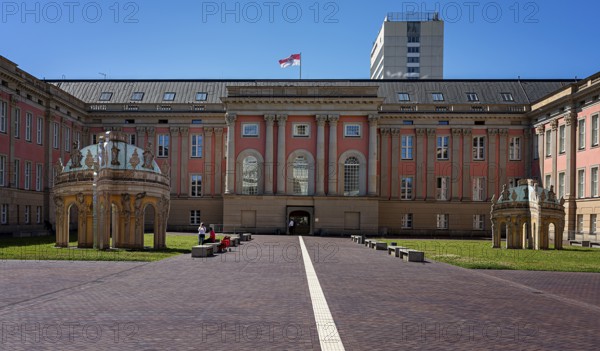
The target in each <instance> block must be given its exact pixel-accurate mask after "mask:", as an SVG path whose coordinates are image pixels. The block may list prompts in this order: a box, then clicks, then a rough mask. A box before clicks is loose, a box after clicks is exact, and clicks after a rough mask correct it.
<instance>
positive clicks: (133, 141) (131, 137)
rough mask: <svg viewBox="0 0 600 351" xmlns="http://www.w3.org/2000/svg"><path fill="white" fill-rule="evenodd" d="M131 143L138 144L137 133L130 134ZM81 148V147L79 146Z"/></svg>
mask: <svg viewBox="0 0 600 351" xmlns="http://www.w3.org/2000/svg"><path fill="white" fill-rule="evenodd" d="M129 144H130V145H137V135H136V134H135V133H132V134H129ZM79 148H80V149H81V147H79Z"/></svg>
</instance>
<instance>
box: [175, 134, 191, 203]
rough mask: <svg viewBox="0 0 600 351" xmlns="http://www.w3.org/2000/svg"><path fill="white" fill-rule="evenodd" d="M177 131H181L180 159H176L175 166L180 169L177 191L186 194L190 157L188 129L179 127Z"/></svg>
mask: <svg viewBox="0 0 600 351" xmlns="http://www.w3.org/2000/svg"><path fill="white" fill-rule="evenodd" d="M179 133H181V159H177V160H176V161H177V168H178V169H180V170H181V174H180V175H179V179H180V182H179V193H180V194H181V193H183V194H185V195H186V196H187V194H188V189H189V186H188V173H187V164H188V160H189V158H190V147H189V139H190V129H189V128H187V127H182V128H179Z"/></svg>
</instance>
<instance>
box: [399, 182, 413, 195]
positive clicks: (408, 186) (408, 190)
mask: <svg viewBox="0 0 600 351" xmlns="http://www.w3.org/2000/svg"><path fill="white" fill-rule="evenodd" d="M401 187H402V189H401V194H400V198H401V199H402V200H412V198H413V196H412V195H413V177H402V185H401Z"/></svg>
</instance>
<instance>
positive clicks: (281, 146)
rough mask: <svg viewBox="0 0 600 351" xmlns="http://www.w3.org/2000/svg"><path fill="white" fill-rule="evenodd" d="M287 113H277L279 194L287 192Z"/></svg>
mask: <svg viewBox="0 0 600 351" xmlns="http://www.w3.org/2000/svg"><path fill="white" fill-rule="evenodd" d="M287 119H288V116H287V115H277V194H278V195H283V194H285V168H286V167H285V166H286V156H287V155H286V149H285V144H286V141H285V134H286V133H285V132H286V122H287Z"/></svg>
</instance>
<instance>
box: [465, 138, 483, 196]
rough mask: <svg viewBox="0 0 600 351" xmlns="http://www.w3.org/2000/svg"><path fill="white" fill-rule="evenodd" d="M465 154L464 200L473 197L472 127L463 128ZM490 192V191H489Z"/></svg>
mask: <svg viewBox="0 0 600 351" xmlns="http://www.w3.org/2000/svg"><path fill="white" fill-rule="evenodd" d="M462 134H463V156H462V167H463V169H462V201H469V200H470V199H471V191H473V189H472V187H471V158H472V149H471V148H472V147H473V138H472V137H471V134H472V130H471V129H463V130H462ZM487 193H488V194H489V191H488V192H487Z"/></svg>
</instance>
